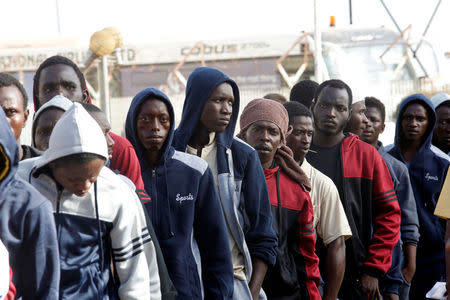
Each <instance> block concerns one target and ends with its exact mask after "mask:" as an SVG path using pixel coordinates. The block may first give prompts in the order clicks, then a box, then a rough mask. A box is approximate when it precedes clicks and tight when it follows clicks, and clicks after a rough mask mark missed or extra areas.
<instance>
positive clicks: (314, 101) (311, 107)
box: [308, 98, 316, 112]
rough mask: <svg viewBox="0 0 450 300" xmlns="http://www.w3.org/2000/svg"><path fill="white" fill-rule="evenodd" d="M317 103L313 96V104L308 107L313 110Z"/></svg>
mask: <svg viewBox="0 0 450 300" xmlns="http://www.w3.org/2000/svg"><path fill="white" fill-rule="evenodd" d="M315 105H316V99H314V98H313V99H312V101H311V105H310V106H309V107H308V108H309V110H310V111H311V112H312V111H313V110H314V106H315Z"/></svg>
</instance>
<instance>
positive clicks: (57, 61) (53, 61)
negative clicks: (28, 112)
mask: <svg viewBox="0 0 450 300" xmlns="http://www.w3.org/2000/svg"><path fill="white" fill-rule="evenodd" d="M53 65H67V66H69V67H72V69H73V70H74V71H75V73H76V74H77V77H78V79H79V80H80V86H81V90H82V91H84V90H86V79H85V78H84V75H83V72H81V70H80V68H79V67H78V66H77V64H76V63H74V62H73V61H71V60H70V59H68V58H67V57H64V56H61V55H54V56H50V57H49V58H47V59H46V60H44V61H43V62H42V63H41V64H40V65H39V67H38V69H37V70H36V74H34V78H33V102H34V104H35V106H36V110H37V109H39V80H40V77H41V72H42V70H44V69H45V68H47V67H49V66H53Z"/></svg>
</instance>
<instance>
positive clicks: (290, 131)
mask: <svg viewBox="0 0 450 300" xmlns="http://www.w3.org/2000/svg"><path fill="white" fill-rule="evenodd" d="M293 129H294V127H292V125H289V127H288V129H287V131H286V134H285V135H284V136H285V138H287V137H288V136H289V135H290V134H291V133H292V130H293Z"/></svg>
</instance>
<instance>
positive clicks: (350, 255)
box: [306, 79, 400, 300]
mask: <svg viewBox="0 0 450 300" xmlns="http://www.w3.org/2000/svg"><path fill="white" fill-rule="evenodd" d="M351 105H352V91H351V89H350V87H349V86H348V85H347V84H345V83H344V82H343V81H341V80H336V79H333V80H327V81H325V82H323V83H322V84H320V85H319V87H318V88H317V90H316V94H315V97H314V102H313V106H312V112H313V115H314V129H315V131H314V137H313V142H312V145H311V149H312V150H313V152H309V153H308V154H307V155H306V158H307V159H308V162H309V163H310V164H311V165H312V166H313V167H315V168H316V169H318V170H319V171H321V172H322V173H324V174H325V175H327V176H328V177H330V178H331V179H332V180H333V182H334V183H335V185H336V187H337V189H338V191H339V196H340V198H341V201H342V204H343V206H344V211H345V213H346V215H347V219H348V222H349V224H350V228H351V230H352V234H353V236H352V238H351V239H348V240H347V241H346V266H345V277H344V281H343V283H342V285H341V289H340V293H339V298H341V299H346V300H347V299H376V298H377V297H378V298H379V299H381V294H380V291H379V285H378V280H379V279H380V278H382V277H383V276H384V275H385V274H386V272H387V271H388V270H389V268H390V267H391V263H392V250H393V248H394V246H395V244H396V243H397V241H398V238H399V232H400V206H399V204H398V201H397V196H396V193H395V190H394V187H393V183H392V179H391V176H390V174H389V170H388V168H387V166H386V164H385V162H384V160H383V158H382V157H381V156H380V155H379V154H378V152H377V150H376V149H375V148H374V147H372V146H371V145H369V144H366V143H364V142H362V141H360V140H359V139H358V137H357V136H355V135H352V134H344V132H343V131H344V127H345V126H346V124H347V121H348V119H349V116H350V107H351Z"/></svg>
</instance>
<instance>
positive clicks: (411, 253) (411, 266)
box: [402, 244, 417, 283]
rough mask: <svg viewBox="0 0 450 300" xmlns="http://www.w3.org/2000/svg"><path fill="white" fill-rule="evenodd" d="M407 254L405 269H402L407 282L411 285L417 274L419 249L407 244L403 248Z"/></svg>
mask: <svg viewBox="0 0 450 300" xmlns="http://www.w3.org/2000/svg"><path fill="white" fill-rule="evenodd" d="M403 251H404V254H405V261H406V264H405V267H404V268H403V269H402V274H403V277H404V278H405V280H406V281H407V282H408V283H410V282H411V280H412V279H413V277H414V273H416V252H417V247H416V246H415V245H410V244H405V245H404V246H403Z"/></svg>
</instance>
